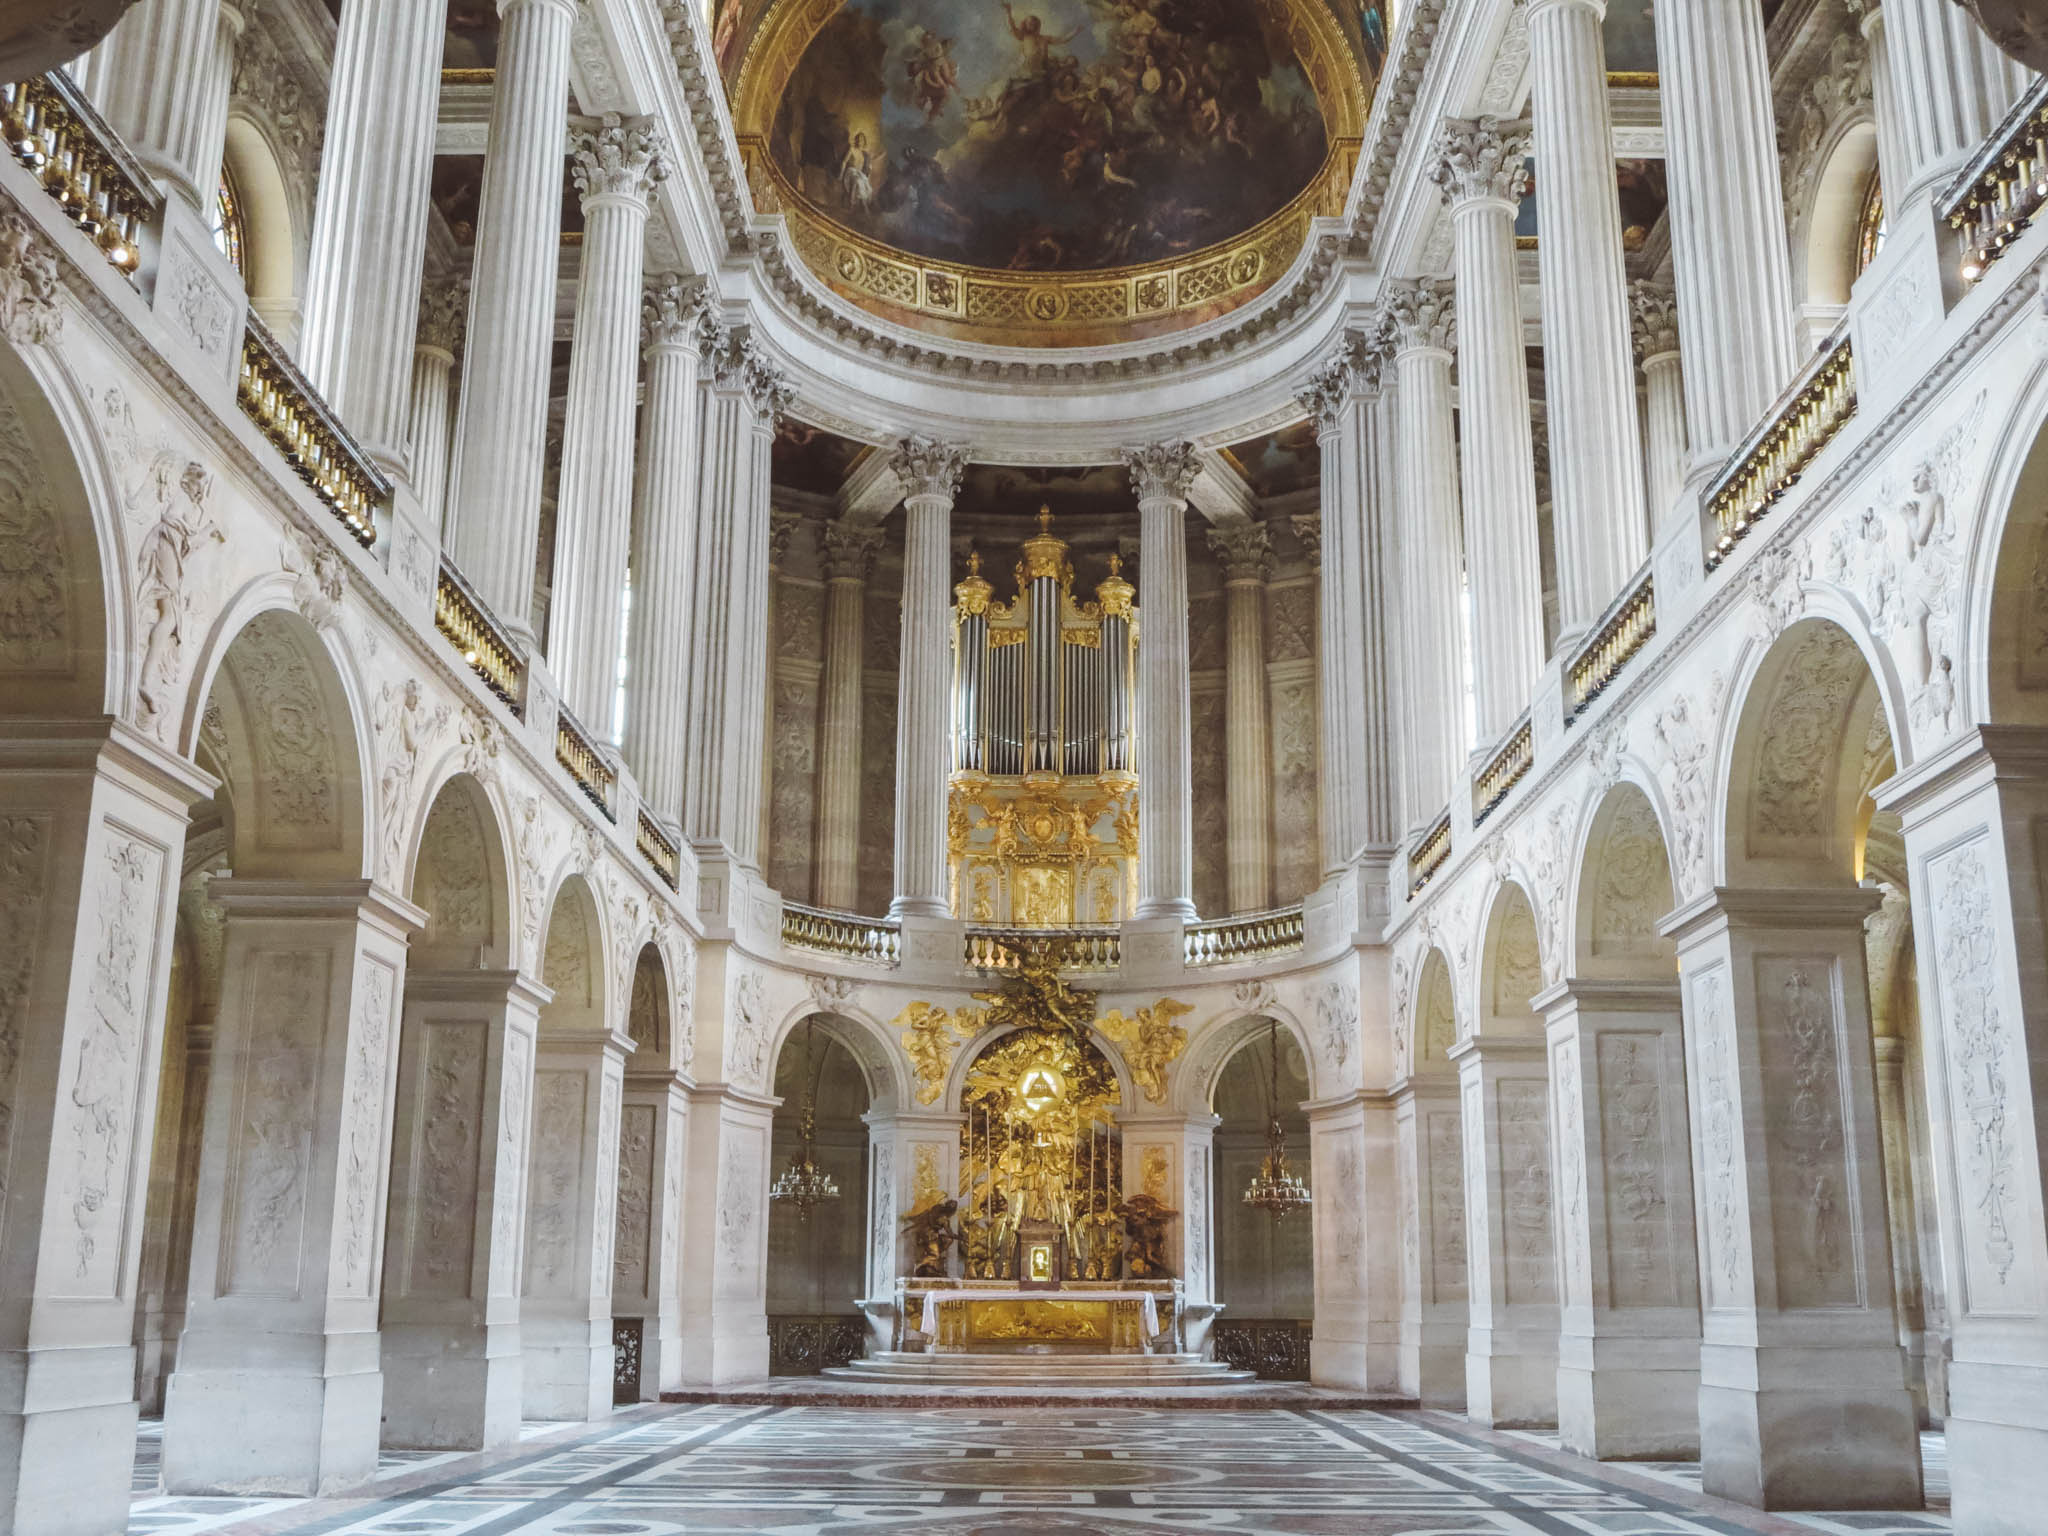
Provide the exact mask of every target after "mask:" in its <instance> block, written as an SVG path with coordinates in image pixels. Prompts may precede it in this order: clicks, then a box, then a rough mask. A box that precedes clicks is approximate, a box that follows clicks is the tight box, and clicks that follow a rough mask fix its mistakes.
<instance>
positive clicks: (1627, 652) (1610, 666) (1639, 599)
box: [1565, 566, 1657, 723]
mask: <svg viewBox="0 0 2048 1536" xmlns="http://www.w3.org/2000/svg"><path fill="white" fill-rule="evenodd" d="M1656 633H1657V584H1656V582H1655V581H1654V580H1653V579H1652V578H1651V575H1650V570H1649V567H1647V566H1645V567H1644V568H1643V571H1642V574H1641V575H1640V576H1638V577H1637V578H1636V580H1635V583H1634V584H1633V585H1632V586H1630V587H1629V588H1628V590H1626V591H1625V592H1623V593H1622V595H1621V596H1620V597H1619V598H1618V599H1616V600H1615V603H1614V606H1613V607H1611V608H1609V609H1608V610H1607V617H1606V618H1604V619H1602V620H1601V621H1600V627H1599V628H1597V629H1595V630H1594V631H1593V638H1592V639H1590V640H1588V641H1587V642H1586V643H1585V645H1584V646H1582V647H1581V648H1580V650H1579V653H1578V655H1576V656H1574V657H1573V658H1572V662H1571V665H1570V666H1569V667H1567V668H1566V669H1565V678H1566V681H1567V682H1568V684H1569V685H1570V688H1571V698H1570V700H1569V704H1568V707H1567V709H1566V710H1565V720H1566V722H1567V723H1569V722H1571V721H1573V720H1576V719H1578V717H1579V716H1580V715H1581V714H1582V713H1583V712H1584V711H1585V708H1586V706H1587V705H1588V704H1591V703H1592V702H1593V701H1594V700H1595V699H1597V698H1599V697H1600V695H1601V694H1602V693H1604V692H1606V691H1607V688H1608V686H1609V685H1610V684H1611V683H1612V682H1613V681H1614V680H1615V678H1617V677H1619V676H1620V675H1621V669H1622V668H1623V667H1625V666H1627V665H1628V664H1629V662H1631V661H1632V660H1634V659H1635V654H1636V652H1638V651H1640V650H1641V649H1642V648H1643V647H1644V646H1645V645H1648V644H1649V643H1650V637H1651V636H1652V635H1654V634H1656Z"/></svg>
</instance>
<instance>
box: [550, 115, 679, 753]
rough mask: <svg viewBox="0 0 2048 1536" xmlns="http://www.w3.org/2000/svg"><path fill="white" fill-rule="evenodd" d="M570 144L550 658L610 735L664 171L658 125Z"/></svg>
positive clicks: (576, 704) (586, 712) (589, 716)
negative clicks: (655, 197) (650, 234)
mask: <svg viewBox="0 0 2048 1536" xmlns="http://www.w3.org/2000/svg"><path fill="white" fill-rule="evenodd" d="M571 146H572V153H571V174H572V175H573V176H574V177H575V180H576V190H577V191H578V192H579V193H580V194H581V195H582V199H583V220H584V232H583V271H582V279H581V281H580V283H579V284H578V286H577V292H576V333H575V340H574V342H573V343H572V346H571V350H570V353H569V400H568V409H567V412H566V414H565V415H564V417H563V421H562V480H561V490H560V492H559V493H558V495H559V500H560V511H559V512H558V513H557V514H556V524H555V585H554V602H553V607H552V611H551V613H550V615H549V619H548V649H549V650H550V651H551V652H552V653H553V654H552V655H551V656H550V657H549V661H550V662H551V663H552V665H553V667H554V670H555V676H556V677H557V678H558V679H559V680H560V682H561V687H562V696H563V697H564V698H566V699H567V700H568V701H569V707H570V709H571V710H573V711H574V712H575V714H576V716H577V718H578V719H580V720H581V721H582V722H583V724H584V725H585V726H586V727H587V728H588V729H589V730H590V731H592V732H593V733H595V734H597V735H599V736H606V735H609V734H610V728H611V718H612V695H613V693H614V691H615V689H616V687H617V679H618V668H619V641H620V634H619V631H620V628H621V625H622V622H623V617H624V612H625V601H626V560H627V554H628V550H629V547H630V544H631V541H632V501H633V396H634V394H635V392H636V391H637V389H638V387H639V376H640V356H639V354H640V346H639V341H640V300H641V293H640V275H641V253H642V251H643V250H644V249H645V247H646V244H647V197H648V193H649V192H650V191H652V190H653V187H654V183H656V182H657V181H660V180H661V179H662V178H663V177H664V176H666V175H667V174H668V167H667V164H666V162H665V160H664V158H663V155H662V148H661V140H660V134H659V132H658V131H657V130H656V129H655V127H654V125H653V124H652V123H651V122H646V121H642V122H637V123H621V122H620V121H619V119H618V117H617V116H616V115H615V114H607V115H606V116H605V119H604V122H603V123H602V124H601V125H600V126H598V127H596V128H591V129H584V130H581V131H579V132H578V133H576V134H575V136H574V137H573V139H572V141H571Z"/></svg>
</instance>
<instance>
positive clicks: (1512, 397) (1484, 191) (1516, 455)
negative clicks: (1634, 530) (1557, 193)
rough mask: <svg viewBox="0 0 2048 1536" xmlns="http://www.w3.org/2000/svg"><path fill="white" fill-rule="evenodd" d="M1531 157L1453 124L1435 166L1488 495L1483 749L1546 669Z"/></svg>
mask: <svg viewBox="0 0 2048 1536" xmlns="http://www.w3.org/2000/svg"><path fill="white" fill-rule="evenodd" d="M1528 150H1529V130H1528V128H1527V126H1526V125H1524V124H1520V123H1502V122H1500V121H1499V120H1498V119H1496V118H1491V117H1483V118H1480V119H1478V120H1477V121H1470V120H1461V119H1452V120H1451V121H1449V122H1446V123H1445V124H1444V126H1443V131H1442V132H1441V133H1440V134H1439V136H1438V138H1437V142H1436V146H1435V152H1436V157H1437V158H1436V160H1435V161H1434V163H1433V164H1432V165H1431V167H1430V179H1431V180H1432V181H1434V182H1435V183H1436V184H1437V185H1438V186H1439V187H1441V188H1442V189H1443V191H1444V197H1445V199H1446V201H1448V202H1449V204H1450V207H1451V221H1452V227H1453V231H1454V235H1455V241H1456V264H1457V282H1458V409H1459V418H1460V419H1459V427H1460V430H1459V434H1458V448H1459V469H1460V473H1461V475H1462V478H1463V480H1464V483H1465V484H1466V485H1471V486H1484V487H1485V494H1484V495H1481V496H1475V497H1474V498H1473V501H1472V505H1471V506H1470V507H1469V508H1468V516H1469V526H1468V528H1467V530H1466V532H1467V540H1466V552H1467V556H1466V571H1467V576H1468V578H1469V580H1470V582H1471V585H1472V682H1473V690H1474V693H1475V695H1476V697H1477V702H1478V706H1479V708H1478V714H1479V740H1480V742H1481V743H1482V744H1483V743H1487V742H1492V741H1496V740H1498V739H1499V738H1500V737H1501V736H1502V735H1503V734H1504V733H1505V732H1506V731H1507V729H1508V727H1509V726H1510V725H1512V724H1513V723H1514V721H1515V719H1516V717H1517V716H1519V715H1520V714H1522V712H1523V711H1525V710H1526V709H1528V707H1529V699H1530V694H1531V692H1532V691H1533V689H1534V687H1535V683H1536V675H1537V674H1538V673H1539V672H1540V671H1542V669H1543V568H1542V556H1541V555H1540V553H1539V552H1538V550H1537V538H1536V451H1535V446H1534V443H1533V441H1532V438H1531V435H1530V425H1529V366H1528V362H1527V358H1526V355H1525V353H1524V352H1523V348H1522V292H1521V284H1520V281H1519V280H1518V279H1517V277H1516V275H1515V209H1516V207H1517V206H1518V205H1519V204H1520V202H1521V199H1522V194H1523V193H1524V192H1525V191H1526V190H1527V189H1528V176H1527V174H1526V170H1525V167H1524V165H1523V159H1524V157H1525V156H1526V155H1527V154H1528ZM1565 404H1566V405H1568V404H1569V402H1565Z"/></svg>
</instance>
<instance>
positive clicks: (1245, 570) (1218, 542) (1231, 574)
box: [1209, 522, 1273, 581]
mask: <svg viewBox="0 0 2048 1536" xmlns="http://www.w3.org/2000/svg"><path fill="white" fill-rule="evenodd" d="M1209 548H1210V549H1212V550H1214V551H1215V552H1216V558H1217V559H1218V560H1221V561H1222V562H1223V576H1224V579H1225V580H1226V581H1264V580H1265V579H1266V578H1267V576H1269V575H1271V574H1272V570H1273V538H1272V535H1271V534H1269V533H1267V532H1266V525H1265V524H1264V523H1254V522H1243V523H1229V524H1226V525H1224V526H1223V527H1221V528H1211V529H1210V530H1209Z"/></svg>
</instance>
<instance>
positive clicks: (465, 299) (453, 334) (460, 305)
mask: <svg viewBox="0 0 2048 1536" xmlns="http://www.w3.org/2000/svg"><path fill="white" fill-rule="evenodd" d="M468 319H469V279H468V278H466V277H444V278H428V279H427V280H426V281H425V282H424V283H422V284H421V285H420V330H419V342H418V344H419V345H420V346H423V347H432V348H434V349H436V350H437V351H441V352H446V353H448V354H449V355H451V356H453V355H454V354H455V353H457V352H459V351H461V350H462V331H463V326H464V325H465V323H466V322H467V321H468Z"/></svg>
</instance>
